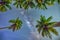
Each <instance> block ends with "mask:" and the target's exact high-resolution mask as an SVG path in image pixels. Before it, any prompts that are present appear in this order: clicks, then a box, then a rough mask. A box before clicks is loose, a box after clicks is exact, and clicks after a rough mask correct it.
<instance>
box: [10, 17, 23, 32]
mask: <svg viewBox="0 0 60 40" xmlns="http://www.w3.org/2000/svg"><path fill="white" fill-rule="evenodd" d="M9 22H10V23H12V25H11V26H10V27H9V29H12V30H13V31H15V30H19V29H20V28H21V26H22V21H21V20H19V18H17V19H16V20H10V21H9Z"/></svg>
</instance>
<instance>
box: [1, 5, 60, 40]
mask: <svg viewBox="0 0 60 40" xmlns="http://www.w3.org/2000/svg"><path fill="white" fill-rule="evenodd" d="M11 6H12V10H8V11H7V12H0V27H6V26H9V25H10V23H9V22H8V21H9V20H10V19H16V18H17V17H20V19H21V20H22V21H23V26H22V28H21V29H20V30H18V31H15V32H12V30H9V29H4V30H0V40H36V37H35V36H34V35H32V34H31V30H30V28H29V27H28V25H27V23H26V22H25V20H24V17H23V16H22V15H21V14H20V13H21V10H20V9H16V8H15V7H14V6H13V5H11ZM22 11H23V10H22ZM27 15H28V16H30V17H31V18H32V20H33V23H34V25H35V24H36V20H39V17H40V15H45V16H46V18H48V17H49V16H53V19H52V21H60V6H59V5H58V4H55V5H54V6H50V7H48V9H47V10H41V9H29V10H28V12H27ZM56 29H57V31H58V32H59V29H60V28H59V27H57V28H56ZM32 30H33V29H32ZM59 34H60V32H59ZM52 37H53V38H52V39H53V40H59V38H60V36H55V35H52ZM46 39H47V38H42V40H46ZM48 40H49V39H48Z"/></svg>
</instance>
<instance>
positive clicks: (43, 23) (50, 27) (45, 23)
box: [36, 15, 58, 38]
mask: <svg viewBox="0 0 60 40" xmlns="http://www.w3.org/2000/svg"><path fill="white" fill-rule="evenodd" d="M51 20H52V16H51V17H49V18H47V19H46V17H45V16H42V15H41V16H40V20H37V25H36V28H37V29H38V32H39V33H41V34H42V36H43V37H45V36H46V37H49V38H51V32H52V33H53V34H55V35H58V32H57V31H56V29H54V25H55V24H56V23H55V22H51Z"/></svg>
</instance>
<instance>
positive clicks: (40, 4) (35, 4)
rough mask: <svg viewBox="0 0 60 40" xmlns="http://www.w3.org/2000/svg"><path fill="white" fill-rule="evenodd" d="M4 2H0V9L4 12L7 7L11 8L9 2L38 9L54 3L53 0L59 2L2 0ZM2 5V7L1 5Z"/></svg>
mask: <svg viewBox="0 0 60 40" xmlns="http://www.w3.org/2000/svg"><path fill="white" fill-rule="evenodd" d="M2 2H3V3H4V2H5V4H0V11H2V12H5V11H7V8H8V9H12V8H11V6H10V4H12V2H13V5H14V6H16V8H23V9H28V8H39V9H47V5H48V6H51V5H54V4H55V2H57V3H58V4H60V0H2ZM0 3H1V2H0ZM1 6H3V7H1Z"/></svg>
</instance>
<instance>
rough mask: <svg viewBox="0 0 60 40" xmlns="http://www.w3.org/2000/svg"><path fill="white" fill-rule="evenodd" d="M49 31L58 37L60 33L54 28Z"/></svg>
mask: <svg viewBox="0 0 60 40" xmlns="http://www.w3.org/2000/svg"><path fill="white" fill-rule="evenodd" d="M49 31H51V32H52V33H53V34H55V35H58V32H57V31H56V29H54V28H53V27H49Z"/></svg>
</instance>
